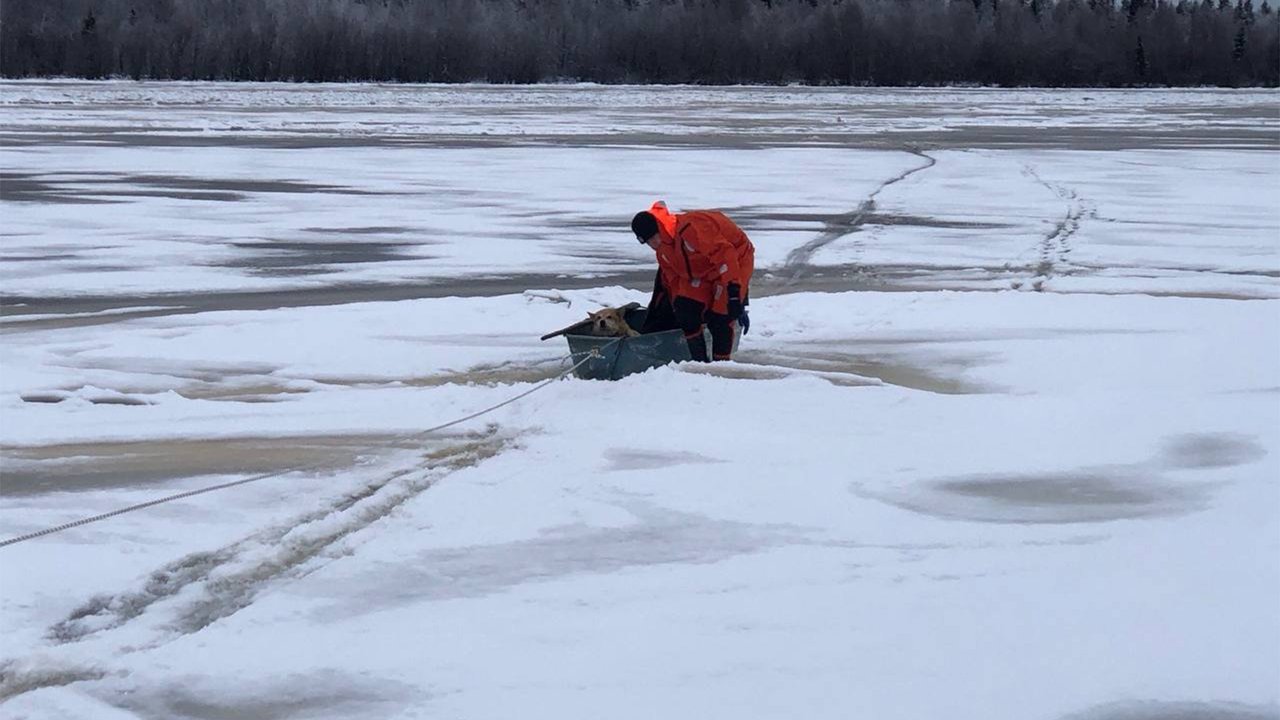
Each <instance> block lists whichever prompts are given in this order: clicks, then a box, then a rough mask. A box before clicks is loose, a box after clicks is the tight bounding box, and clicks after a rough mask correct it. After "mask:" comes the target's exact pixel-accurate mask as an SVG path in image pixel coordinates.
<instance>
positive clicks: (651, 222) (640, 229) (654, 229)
mask: <svg viewBox="0 0 1280 720" xmlns="http://www.w3.org/2000/svg"><path fill="white" fill-rule="evenodd" d="M631 232H633V233H635V234H636V239H637V240H639V241H640V242H642V243H645V242H649V238H651V237H653V236H654V235H657V234H658V218H656V217H654V216H653V213H651V212H638V213H636V216H635V217H633V218H631Z"/></svg>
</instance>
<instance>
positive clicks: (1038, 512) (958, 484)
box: [873, 466, 1207, 524]
mask: <svg viewBox="0 0 1280 720" xmlns="http://www.w3.org/2000/svg"><path fill="white" fill-rule="evenodd" d="M873 497H875V498H876V499H879V500H882V501H884V502H887V503H889V504H891V505H894V506H897V507H900V508H902V509H904V510H910V511H912V512H918V513H923V514H926V515H933V516H935V517H941V518H948V519H956V520H975V521H979V522H995V523H1033V524H1038V523H1050V524H1052V523H1080V522H1106V521H1110V520H1127V519H1133V518H1143V517H1157V516H1167V515H1181V514H1185V513H1189V512H1194V511H1196V510H1199V509H1201V508H1203V507H1204V506H1205V504H1206V501H1207V498H1206V487H1205V486H1194V485H1181V484H1174V483H1170V482H1165V481H1161V480H1160V479H1158V477H1156V476H1155V475H1154V474H1147V473H1144V472H1143V471H1142V470H1141V469H1140V468H1131V467H1127V466H1122V467H1112V468H1108V467H1099V468H1082V469H1079V470H1067V471H1059V472H1047V473H1028V474H1012V473H993V474H980V475H964V476H958V477H950V478H940V479H936V480H932V481H929V482H926V483H923V484H921V485H918V486H912V487H909V488H903V489H900V490H897V491H893V492H890V493H885V494H875V495H873Z"/></svg>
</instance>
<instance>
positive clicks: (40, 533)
mask: <svg viewBox="0 0 1280 720" xmlns="http://www.w3.org/2000/svg"><path fill="white" fill-rule="evenodd" d="M620 339H621V338H618V339H617V340H611V341H609V342H607V343H605V344H604V345H601V346H600V347H596V348H592V349H591V350H589V351H587V352H586V353H571V354H570V358H572V357H574V356H576V355H579V354H582V355H586V357H584V358H583V359H581V360H579V361H578V362H577V363H575V364H574V365H573V366H571V367H570V368H569V369H567V370H565V371H563V372H561V373H560V374H559V375H556V376H555V377H552V378H548V379H546V380H543V381H542V382H540V383H538V384H537V385H534V386H533V387H531V388H529V389H528V390H525V391H524V392H522V393H520V394H519V395H514V396H512V397H509V398H507V399H506V400H503V401H502V402H500V403H498V404H496V405H490V406H489V407H487V408H485V409H483V410H479V411H476V412H473V413H471V414H470V415H466V416H464V417H460V418H458V419H456V420H450V421H449V422H446V423H441V424H439V425H436V426H434V427H429V428H427V429H426V430H419V431H417V432H415V433H412V434H409V435H404V436H401V437H400V438H398V439H397V440H396V441H397V442H399V441H403V440H406V439H410V438H416V437H420V436H423V435H429V434H431V433H434V432H439V431H441V430H444V429H445V428H450V427H453V426H454V425H461V424H462V423H464V422H466V421H468V420H474V419H476V418H478V417H480V416H481V415H487V414H488V413H491V412H493V411H494V410H497V409H498V408H501V407H505V406H507V405H510V404H511V403H513V402H515V401H517V400H520V399H522V398H526V397H528V396H530V395H532V394H534V393H535V392H537V391H539V390H541V389H542V388H544V387H547V386H548V385H550V384H552V383H554V382H556V381H558V380H563V379H564V378H565V377H567V376H568V375H569V373H572V372H573V371H575V370H577V369H578V368H580V367H582V366H583V365H585V364H586V363H587V361H588V360H591V359H592V358H598V357H601V355H600V351H601V350H603V349H604V348H606V347H609V346H610V345H612V344H613V343H615V342H618V340H620ZM322 467H324V463H317V464H315V465H305V466H302V467H295V468H289V469H287V470H277V471H275V472H269V473H263V474H261V475H254V476H253V477H247V478H241V479H239V480H233V481H231V482H225V483H220V484H218V485H210V486H208V487H203V488H199V489H196V490H188V491H186V492H180V493H177V494H175V495H169V496H166V497H162V498H159V499H156V500H149V501H147V502H144V503H138V504H137V505H130V506H128V507H123V508H119V509H116V510H112V511H110V512H105V513H102V514H100V515H93V516H91V517H87V518H81V519H79V520H73V521H72V522H68V523H63V524H62V525H57V526H54V527H50V528H45V529H44V530H37V531H35V532H29V533H27V534H25V535H18V536H17V537H11V538H9V539H7V540H0V547H6V546H8V545H17V544H18V543H20V542H26V541H27V540H34V539H36V538H38V537H44V536H45V535H52V534H54V533H57V532H62V531H63V530H70V529H71V528H77V527H81V526H83V525H88V524H90V523H95V522H98V521H99V520H106V519H108V518H113V517H116V516H117V515H124V514H126V513H131V512H134V511H135V510H143V509H146V508H149V507H155V506H156V505H163V504H164V503H167V502H173V501H175V500H183V499H186V498H189V497H195V496H196V495H203V494H205V493H211V492H213V491H215V490H225V489H226V488H232V487H236V486H237V485H248V484H249V483H252V482H257V481H259V480H266V479H268V478H273V477H280V476H282V475H288V474H289V473H295V472H306V471H308V470H318V469H320V468H322Z"/></svg>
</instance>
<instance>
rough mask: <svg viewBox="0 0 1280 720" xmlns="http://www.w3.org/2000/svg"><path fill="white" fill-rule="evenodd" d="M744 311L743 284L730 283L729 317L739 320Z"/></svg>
mask: <svg viewBox="0 0 1280 720" xmlns="http://www.w3.org/2000/svg"><path fill="white" fill-rule="evenodd" d="M743 312H744V310H743V307H742V286H741V285H739V284H738V283H729V319H730V320H737V319H738V317H739V316H740V315H742V313H743Z"/></svg>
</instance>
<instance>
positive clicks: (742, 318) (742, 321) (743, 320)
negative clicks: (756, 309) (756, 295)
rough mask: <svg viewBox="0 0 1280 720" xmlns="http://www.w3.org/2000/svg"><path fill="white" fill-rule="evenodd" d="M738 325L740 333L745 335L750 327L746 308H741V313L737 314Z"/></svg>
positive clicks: (749, 318)
mask: <svg viewBox="0 0 1280 720" xmlns="http://www.w3.org/2000/svg"><path fill="white" fill-rule="evenodd" d="M738 327H740V328H742V334H743V335H746V334H747V331H748V330H750V329H751V316H750V315H747V309H746V308H742V314H741V315H739V316H738Z"/></svg>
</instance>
